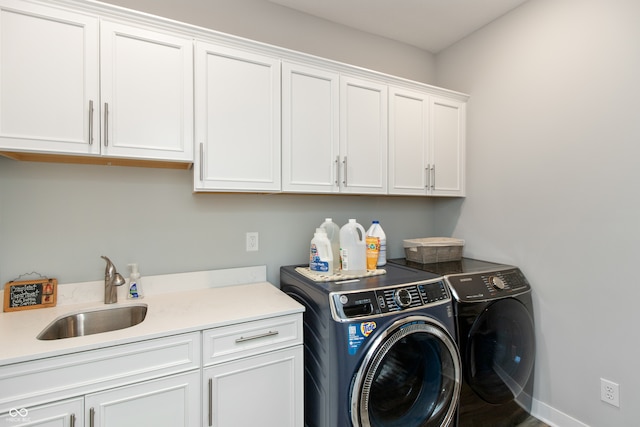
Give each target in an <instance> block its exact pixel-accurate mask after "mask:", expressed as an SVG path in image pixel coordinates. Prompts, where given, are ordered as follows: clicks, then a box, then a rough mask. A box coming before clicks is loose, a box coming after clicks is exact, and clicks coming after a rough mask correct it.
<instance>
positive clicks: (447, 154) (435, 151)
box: [430, 97, 466, 197]
mask: <svg viewBox="0 0 640 427" xmlns="http://www.w3.org/2000/svg"><path fill="white" fill-rule="evenodd" d="M430 113H431V115H430V122H431V132H430V133H431V138H430V139H431V156H430V157H431V159H432V160H431V178H430V179H431V181H430V186H431V194H432V195H434V196H458V197H459V196H464V195H465V177H464V173H465V171H464V169H465V157H466V154H465V139H466V136H465V135H466V129H465V128H466V103H464V102H462V101H457V100H453V99H446V98H439V97H431V106H430Z"/></svg>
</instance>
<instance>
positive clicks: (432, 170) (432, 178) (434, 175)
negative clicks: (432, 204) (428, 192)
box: [431, 163, 436, 190]
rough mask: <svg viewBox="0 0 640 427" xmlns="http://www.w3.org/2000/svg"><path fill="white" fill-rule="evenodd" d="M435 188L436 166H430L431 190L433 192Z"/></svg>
mask: <svg viewBox="0 0 640 427" xmlns="http://www.w3.org/2000/svg"><path fill="white" fill-rule="evenodd" d="M435 188H436V164H435V163H434V164H432V165H431V189H432V190H435Z"/></svg>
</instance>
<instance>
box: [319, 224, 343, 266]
mask: <svg viewBox="0 0 640 427" xmlns="http://www.w3.org/2000/svg"><path fill="white" fill-rule="evenodd" d="M320 228H323V229H324V231H326V232H327V238H328V239H329V241H330V242H331V252H332V253H333V267H334V268H335V269H336V270H340V227H339V226H338V224H336V223H335V222H333V220H332V219H331V218H325V220H324V222H323V223H322V224H320Z"/></svg>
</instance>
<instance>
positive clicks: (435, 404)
mask: <svg viewBox="0 0 640 427" xmlns="http://www.w3.org/2000/svg"><path fill="white" fill-rule="evenodd" d="M460 382H461V370H460V356H459V353H458V348H457V346H456V345H455V343H454V341H453V339H452V338H451V336H450V335H449V334H448V333H447V332H446V329H445V328H444V327H443V326H442V325H441V324H440V323H438V322H437V321H435V320H434V319H431V318H429V317H425V316H411V317H407V318H404V319H402V320H399V321H397V322H395V323H393V324H392V325H391V326H390V327H389V328H387V329H386V330H384V331H383V332H382V334H381V335H380V336H378V337H377V338H376V340H375V341H374V343H373V345H372V346H371V348H370V349H369V350H368V352H367V354H366V356H365V358H364V361H363V363H362V365H361V366H360V368H359V369H358V371H357V373H356V376H355V377H354V382H353V387H352V392H351V419H352V421H353V425H354V426H355V427H429V426H433V427H441V426H449V425H452V422H453V421H454V420H455V413H456V409H457V405H458V399H459V395H460Z"/></svg>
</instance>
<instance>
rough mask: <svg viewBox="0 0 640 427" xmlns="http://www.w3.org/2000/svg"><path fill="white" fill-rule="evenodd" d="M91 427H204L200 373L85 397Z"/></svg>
mask: <svg viewBox="0 0 640 427" xmlns="http://www.w3.org/2000/svg"><path fill="white" fill-rule="evenodd" d="M85 425H86V426H88V427H141V426H153V427H197V426H200V371H193V372H188V373H185V374H180V375H174V376H170V377H165V378H161V379H157V380H150V381H145V382H142V383H138V384H134V385H130V386H125V387H119V388H115V389H112V390H107V391H104V392H99V393H95V394H89V395H87V396H85Z"/></svg>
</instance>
